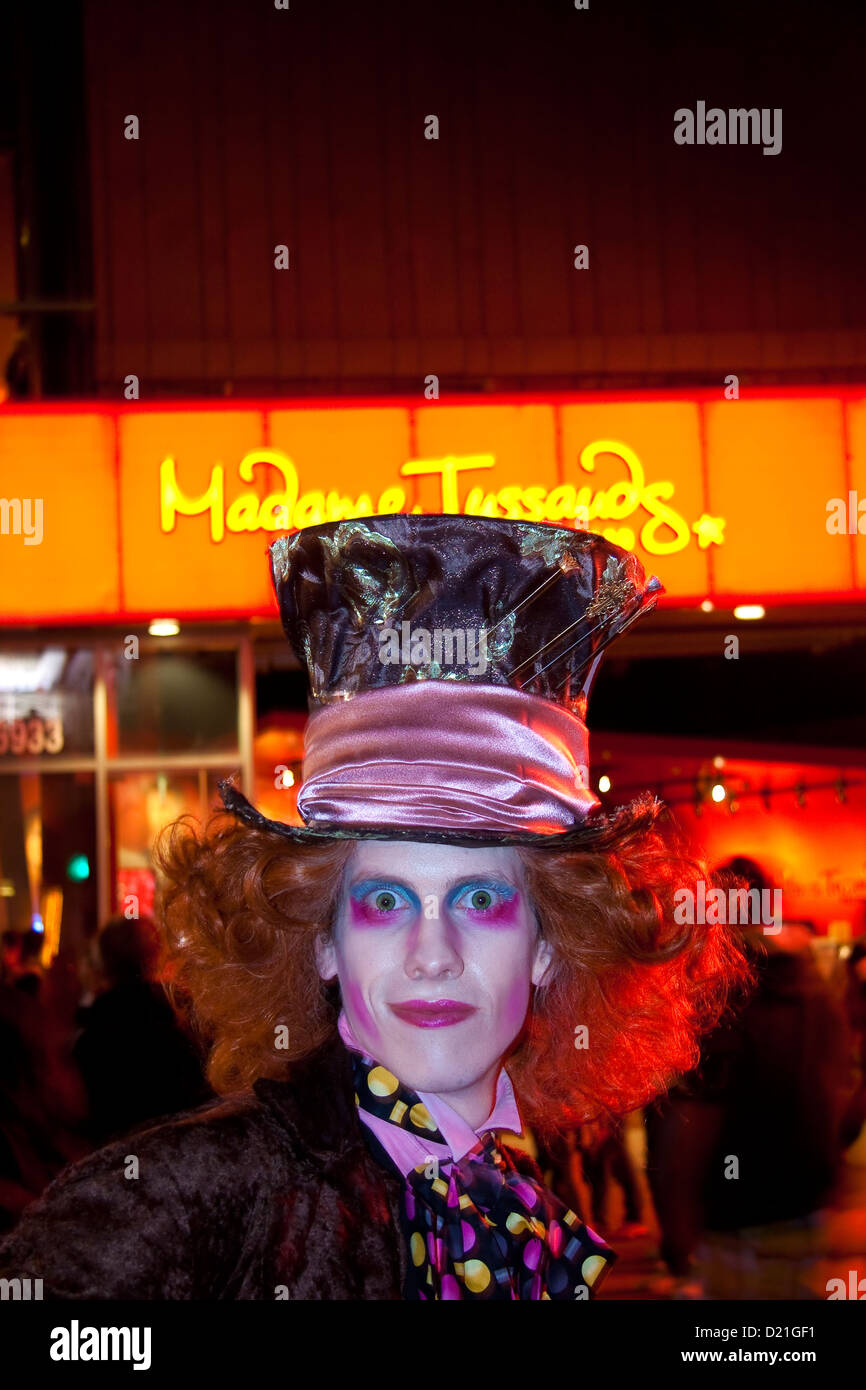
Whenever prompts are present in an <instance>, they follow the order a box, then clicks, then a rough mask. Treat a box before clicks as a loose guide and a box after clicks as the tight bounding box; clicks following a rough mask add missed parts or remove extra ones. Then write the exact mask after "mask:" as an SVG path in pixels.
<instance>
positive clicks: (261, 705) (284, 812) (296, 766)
mask: <svg viewBox="0 0 866 1390" xmlns="http://www.w3.org/2000/svg"><path fill="white" fill-rule="evenodd" d="M255 665H256V733H255V741H254V760H255V788H254V794H253V795H251V794H250V793H249V792H248V791H246V789H245V788H242V790H243V791H244V794H245V795H246V796H248V797H249V798H250V800H251V801H252V802H253V804H254V805H255V806H256V807H257V808H258V810H260V811H261V812H262V813H263V814H264V815H266V816H270V817H271V819H272V820H280V821H285V822H286V823H288V824H291V825H302V824H303V821H302V818H301V816H300V815H299V814H298V808H297V796H298V790H299V788H300V785H301V765H302V762H303V757H304V727H305V725H306V722H307V679H306V673H305V672H304V671H302V670H301V669H300V667H299V665H298V663H297V661H296V660H295V657H294V655H293V653H292V651H291V649H290V648H289V647H288V645H287V644H286V643H285V642H277V643H267V644H266V643H261V644H259V645H258V646H257V648H256V655H255Z"/></svg>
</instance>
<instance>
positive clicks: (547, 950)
mask: <svg viewBox="0 0 866 1390" xmlns="http://www.w3.org/2000/svg"><path fill="white" fill-rule="evenodd" d="M552 963H553V947H552V946H551V944H550V942H549V941H546V940H545V939H544V937H543V936H539V938H538V943H537V945H536V947H535V957H534V959H533V962H532V983H533V984H534V985H540V984H542V983H543V981H544V977H545V976H546V974H547V972H548V970H549V968H550V966H551V965H552Z"/></svg>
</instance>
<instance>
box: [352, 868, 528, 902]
mask: <svg viewBox="0 0 866 1390" xmlns="http://www.w3.org/2000/svg"><path fill="white" fill-rule="evenodd" d="M369 883H390V884H393V885H394V887H396V888H403V889H404V890H405V891H406V892H407V893H412V894H413V895H416V896H417V890H416V889H414V888H413V887H412V886H411V884H408V883H407V882H406V880H405V879H404V878H399V877H398V875H396V874H392V873H388V872H387V871H385V870H382V871H381V872H377V871H375V870H373V871H372V872H369V871H368V872H366V873H365V872H364V871H361V872H360V873H359V875H358V877H357V878H353V879H351V880H350V883H349V888H350V889H352V888H357V887H358V886H359V885H361V884H369ZM469 883H504V884H506V885H507V887H509V888H514V889H519V888H521V887H522V884H521V883H520V881H519V880H518V878H517V877H516V876H515V877H512V876H511V875H510V874H506V873H496V872H494V871H489V872H486V873H485V871H484V870H483V869H480V870H478V872H476V873H474V874H459V875H456V876H453V877H451V878H449V879H446V881H445V892H446V893H451V892H453V890H454V889H455V888H462V887H464V886H465V885H467V884H469Z"/></svg>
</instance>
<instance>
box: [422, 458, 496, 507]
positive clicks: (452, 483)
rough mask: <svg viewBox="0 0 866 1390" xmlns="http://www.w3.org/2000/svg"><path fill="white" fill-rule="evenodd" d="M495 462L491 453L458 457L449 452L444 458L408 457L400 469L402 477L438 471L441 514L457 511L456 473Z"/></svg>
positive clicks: (424, 475) (426, 475)
mask: <svg viewBox="0 0 866 1390" xmlns="http://www.w3.org/2000/svg"><path fill="white" fill-rule="evenodd" d="M495 463H496V459H495V457H494V455H493V454H464V455H461V456H460V457H458V456H456V455H455V454H449V455H448V457H447V458H444V459H409V461H408V462H407V463H404V464H403V466H402V468H401V469H400V474H401V476H402V477H404V478H413V477H429V476H430V475H431V474H436V473H438V474H439V475H440V477H441V479H442V482H441V485H440V486H441V490H442V497H441V502H442V511H443V514H450V513H453V512H457V513H459V511H460V499H459V497H458V496H457V474H458V473H471V472H472V471H473V469H475V468H492V467H493V466H494V464H495Z"/></svg>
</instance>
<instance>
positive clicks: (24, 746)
mask: <svg viewBox="0 0 866 1390" xmlns="http://www.w3.org/2000/svg"><path fill="white" fill-rule="evenodd" d="M58 753H65V754H70V753H73V754H74V753H80V754H84V755H85V756H86V755H90V756H92V754H93V652H91V651H85V650H78V649H77V648H66V647H42V648H37V649H35V650H33V651H28V652H15V651H7V652H3V653H0V769H2V766H3V758H4V757H6V758H22V757H27V758H31V757H32V758H33V760H34V762H39V763H44V764H45V765H46V767H47V766H48V765H49V764H50V762H51V759H52V757H54V756H56V754H58Z"/></svg>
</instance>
